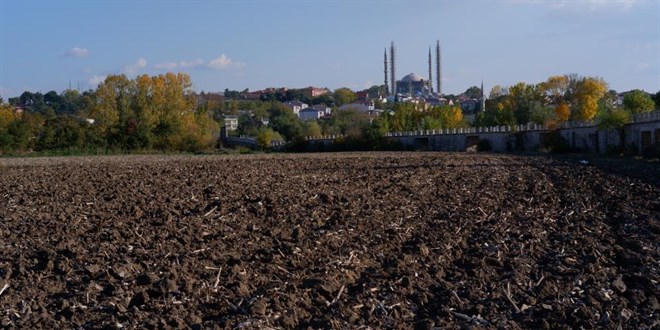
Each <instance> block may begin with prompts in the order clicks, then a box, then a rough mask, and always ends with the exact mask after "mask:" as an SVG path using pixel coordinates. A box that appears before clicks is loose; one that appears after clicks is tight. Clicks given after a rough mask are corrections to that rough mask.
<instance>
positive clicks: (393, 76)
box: [390, 41, 397, 95]
mask: <svg viewBox="0 0 660 330" xmlns="http://www.w3.org/2000/svg"><path fill="white" fill-rule="evenodd" d="M390 78H391V79H390V80H392V94H394V95H396V92H397V91H396V48H395V47H394V41H392V43H391V45H390Z"/></svg>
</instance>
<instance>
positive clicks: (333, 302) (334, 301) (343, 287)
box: [327, 285, 346, 306]
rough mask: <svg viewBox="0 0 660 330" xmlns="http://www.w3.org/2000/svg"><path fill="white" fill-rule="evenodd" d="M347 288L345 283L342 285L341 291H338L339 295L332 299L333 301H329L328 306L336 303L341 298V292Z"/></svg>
mask: <svg viewBox="0 0 660 330" xmlns="http://www.w3.org/2000/svg"><path fill="white" fill-rule="evenodd" d="M345 288H346V286H345V285H342V286H341V288H340V289H339V293H337V296H336V297H335V299H332V301H331V302H329V303H327V304H328V306H331V305H334V304H335V303H336V302H337V301H338V300H339V298H341V294H342V293H344V289H345Z"/></svg>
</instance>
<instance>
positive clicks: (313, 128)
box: [303, 120, 322, 136]
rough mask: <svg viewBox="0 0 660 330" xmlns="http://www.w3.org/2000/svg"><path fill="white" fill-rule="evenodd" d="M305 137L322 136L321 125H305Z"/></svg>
mask: <svg viewBox="0 0 660 330" xmlns="http://www.w3.org/2000/svg"><path fill="white" fill-rule="evenodd" d="M303 135H304V136H321V135H322V132H321V125H319V123H318V122H317V121H315V120H314V121H306V122H304V123H303Z"/></svg>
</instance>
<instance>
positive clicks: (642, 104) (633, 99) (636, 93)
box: [623, 89, 655, 114]
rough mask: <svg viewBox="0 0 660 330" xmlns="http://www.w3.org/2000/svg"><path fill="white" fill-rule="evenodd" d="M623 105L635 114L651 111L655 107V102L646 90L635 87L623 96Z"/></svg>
mask: <svg viewBox="0 0 660 330" xmlns="http://www.w3.org/2000/svg"><path fill="white" fill-rule="evenodd" d="M623 107H624V108H625V109H626V110H628V111H630V112H631V113H633V114H636V113H642V112H650V111H653V109H655V102H653V99H651V97H650V96H649V94H647V93H646V92H644V91H641V90H639V89H635V90H632V91H630V92H628V93H626V95H625V96H624V97H623Z"/></svg>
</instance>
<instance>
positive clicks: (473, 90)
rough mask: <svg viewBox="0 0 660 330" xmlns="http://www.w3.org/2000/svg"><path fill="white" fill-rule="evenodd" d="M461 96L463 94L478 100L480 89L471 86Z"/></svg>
mask: <svg viewBox="0 0 660 330" xmlns="http://www.w3.org/2000/svg"><path fill="white" fill-rule="evenodd" d="M463 94H465V96H467V97H469V98H471V99H478V98H480V97H481V88H479V87H477V86H472V87H470V88H468V89H467V90H465V93H463Z"/></svg>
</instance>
